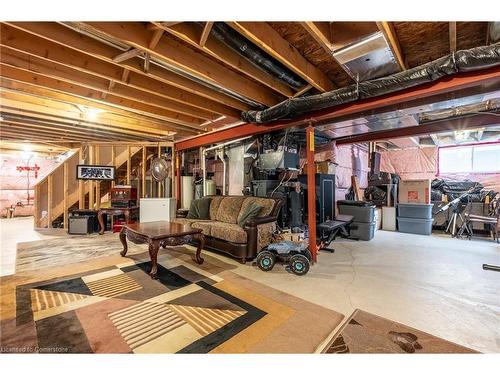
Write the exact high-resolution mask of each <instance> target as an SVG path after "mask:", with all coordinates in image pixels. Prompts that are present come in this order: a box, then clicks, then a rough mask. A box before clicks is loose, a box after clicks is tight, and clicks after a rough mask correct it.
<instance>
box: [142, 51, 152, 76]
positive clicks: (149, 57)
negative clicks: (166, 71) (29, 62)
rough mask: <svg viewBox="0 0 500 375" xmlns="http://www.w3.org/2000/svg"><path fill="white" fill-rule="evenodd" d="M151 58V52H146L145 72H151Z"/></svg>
mask: <svg viewBox="0 0 500 375" xmlns="http://www.w3.org/2000/svg"><path fill="white" fill-rule="evenodd" d="M150 59H151V56H150V54H149V53H146V55H145V56H144V73H148V72H149V60H150Z"/></svg>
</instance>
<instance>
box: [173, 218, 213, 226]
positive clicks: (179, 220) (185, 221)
mask: <svg viewBox="0 0 500 375" xmlns="http://www.w3.org/2000/svg"><path fill="white" fill-rule="evenodd" d="M197 221H203V220H200V219H187V218H184V217H176V218H175V219H172V223H177V224H184V225H186V224H189V225H192V224H193V223H196V222H197ZM206 221H207V222H208V220H206Z"/></svg>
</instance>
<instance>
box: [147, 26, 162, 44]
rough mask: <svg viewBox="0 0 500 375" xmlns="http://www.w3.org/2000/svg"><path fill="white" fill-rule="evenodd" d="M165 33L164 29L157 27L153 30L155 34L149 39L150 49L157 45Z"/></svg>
mask: <svg viewBox="0 0 500 375" xmlns="http://www.w3.org/2000/svg"><path fill="white" fill-rule="evenodd" d="M163 33H164V30H163V29H160V28H158V29H156V30H154V31H153V36H152V37H151V40H150V41H149V48H150V49H155V47H156V45H157V44H158V42H159V41H160V39H161V37H162V35H163Z"/></svg>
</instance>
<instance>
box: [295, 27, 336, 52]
mask: <svg viewBox="0 0 500 375" xmlns="http://www.w3.org/2000/svg"><path fill="white" fill-rule="evenodd" d="M300 24H301V25H302V27H303V28H304V29H305V30H306V31H307V32H308V33H309V35H311V36H312V37H313V38H314V40H316V42H318V44H319V45H320V46H321V47H322V48H323V49H324V50H325V52H326V53H328V54H331V53H332V52H333V50H334V46H333V43H332V41H331V39H330V38H329V33H330V30H328V31H327V30H323V29H322V28H321V27H320V26H319V25H318V24H317V23H316V22H310V21H308V22H301V23H300Z"/></svg>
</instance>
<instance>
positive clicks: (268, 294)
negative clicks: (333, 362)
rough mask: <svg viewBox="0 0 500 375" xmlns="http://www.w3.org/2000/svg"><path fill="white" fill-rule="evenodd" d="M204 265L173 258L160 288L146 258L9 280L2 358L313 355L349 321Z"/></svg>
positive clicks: (221, 266) (186, 255) (216, 263)
mask: <svg viewBox="0 0 500 375" xmlns="http://www.w3.org/2000/svg"><path fill="white" fill-rule="evenodd" d="M204 258H205V262H204V264H203V265H196V264H195V263H194V262H193V261H192V260H191V254H190V252H189V251H187V250H186V249H185V248H175V249H171V250H168V251H164V252H163V254H162V255H161V256H160V257H159V267H158V276H159V279H158V280H152V279H151V278H150V277H149V275H148V272H149V270H150V267H151V264H150V262H149V261H148V257H147V254H144V253H143V254H140V255H133V256H131V257H130V258H122V257H120V256H111V257H105V258H99V259H96V260H93V261H89V262H80V263H77V264H73V265H68V266H64V267H53V268H51V269H45V270H41V271H38V272H31V273H26V274H25V275H17V276H8V277H4V278H2V279H0V282H1V308H2V317H1V318H2V320H1V335H0V351H1V352H4V353H5V352H30V353H31V352H40V353H47V352H50V353H54V352H56V353H312V352H314V351H315V350H316V348H317V347H318V346H319V345H320V343H321V342H323V341H324V340H325V339H326V338H327V337H328V334H329V333H330V332H332V330H333V329H334V328H335V327H336V326H338V325H339V324H340V322H341V321H342V318H343V316H342V315H341V314H339V313H337V312H335V311H332V310H328V309H325V308H322V307H320V306H317V305H314V304H311V303H309V302H306V301H304V300H301V299H299V298H296V297H293V296H291V295H288V294H285V293H282V292H280V291H277V290H275V289H272V288H270V287H268V286H266V285H263V284H260V283H257V282H254V281H252V280H248V279H246V278H243V277H241V276H239V275H236V274H235V273H233V272H231V271H230V270H229V269H230V268H232V267H233V268H234V266H231V265H228V264H227V263H225V262H222V261H220V260H218V259H216V258H214V257H211V256H210V255H208V254H207V253H205V254H204ZM318 317H321V319H318ZM311 322H314V324H313V325H311ZM297 329H299V330H300V334H297Z"/></svg>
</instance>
